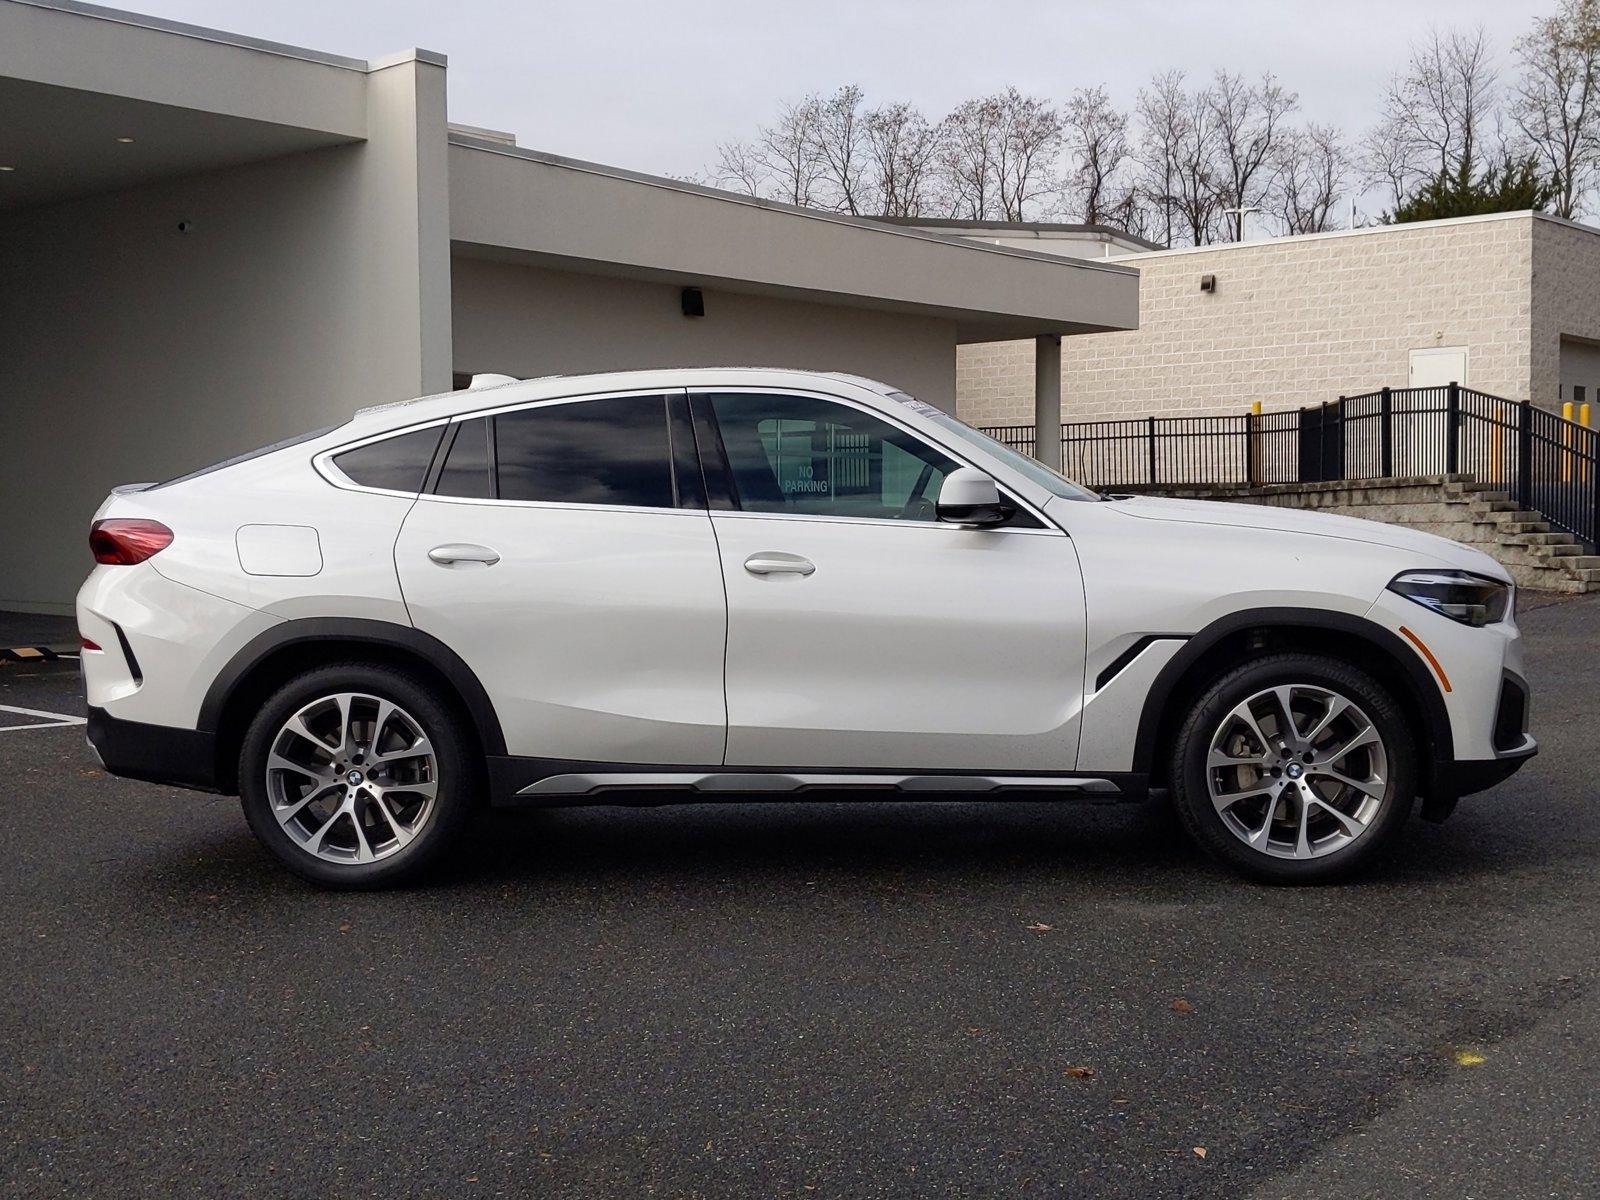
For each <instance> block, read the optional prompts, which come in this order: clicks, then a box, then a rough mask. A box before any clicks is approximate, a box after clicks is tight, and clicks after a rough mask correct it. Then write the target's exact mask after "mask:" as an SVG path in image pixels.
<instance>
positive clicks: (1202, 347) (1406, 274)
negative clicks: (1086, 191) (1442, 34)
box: [956, 213, 1600, 425]
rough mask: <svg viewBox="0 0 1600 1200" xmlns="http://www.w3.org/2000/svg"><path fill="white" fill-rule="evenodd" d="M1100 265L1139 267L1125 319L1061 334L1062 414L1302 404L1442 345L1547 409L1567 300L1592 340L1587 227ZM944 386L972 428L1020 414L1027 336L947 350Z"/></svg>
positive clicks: (1337, 238) (1475, 377)
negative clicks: (1131, 325)
mask: <svg viewBox="0 0 1600 1200" xmlns="http://www.w3.org/2000/svg"><path fill="white" fill-rule="evenodd" d="M1536 225H1537V226H1538V238H1537V239H1536V238H1535V226H1536ZM1536 240H1537V244H1538V247H1539V249H1538V255H1537V262H1536V258H1535V244H1536ZM1117 261H1119V262H1123V263H1126V264H1128V265H1130V266H1136V267H1138V268H1139V270H1140V276H1141V278H1140V308H1141V316H1140V319H1141V326H1140V328H1139V329H1137V330H1135V331H1132V332H1128V333H1106V334H1092V335H1087V336H1082V337H1069V338H1064V339H1063V340H1062V407H1063V416H1064V419H1066V420H1069V421H1075V420H1093V419H1099V418H1104V417H1121V416H1145V415H1150V414H1157V415H1183V414H1202V413H1224V412H1241V411H1244V410H1246V409H1248V408H1249V406H1250V402H1251V401H1252V400H1260V401H1261V402H1262V405H1263V407H1264V408H1266V409H1267V410H1268V411H1272V410H1275V409H1282V408H1290V407H1300V406H1303V405H1308V404H1318V403H1321V402H1323V401H1326V400H1332V399H1334V398H1336V397H1337V396H1338V395H1339V394H1340V393H1341V392H1357V391H1364V390H1367V389H1368V388H1375V387H1378V386H1381V385H1383V384H1389V385H1391V386H1396V387H1403V386H1405V385H1406V383H1407V380H1408V371H1409V352H1410V351H1411V350H1413V349H1422V348H1427V347H1437V346H1460V345H1464V346H1466V347H1467V348H1468V368H1467V372H1468V379H1467V380H1466V381H1465V382H1467V383H1469V384H1470V385H1471V386H1473V387H1476V388H1480V389H1482V390H1484V391H1488V392H1493V393H1495V394H1497V395H1501V396H1507V397H1509V398H1511V399H1517V400H1520V399H1524V398H1530V397H1531V398H1533V399H1535V400H1537V401H1539V402H1540V403H1547V404H1551V405H1554V404H1555V403H1556V385H1555V380H1556V378H1557V375H1558V373H1559V342H1560V332H1559V331H1560V330H1565V331H1566V332H1568V333H1571V332H1574V330H1573V329H1572V328H1570V326H1572V325H1573V322H1574V318H1573V316H1572V311H1573V310H1574V309H1575V308H1578V309H1584V308H1585V307H1586V309H1587V311H1588V313H1589V315H1590V317H1592V319H1593V320H1592V328H1591V326H1584V328H1588V329H1591V332H1590V333H1588V335H1587V336H1592V337H1594V338H1596V339H1597V340H1600V293H1597V289H1600V235H1597V234H1596V233H1594V232H1592V231H1588V230H1583V229H1579V228H1575V227H1572V226H1570V225H1566V224H1558V223H1555V222H1548V221H1544V220H1542V219H1541V220H1535V218H1533V217H1532V216H1531V215H1529V214H1526V213H1523V214H1510V215H1505V216H1496V217H1491V218H1473V219H1468V220H1462V221H1450V222H1429V223H1423V224H1416V225H1403V226H1385V227H1381V228H1376V229H1369V230H1356V231H1353V232H1341V233H1333V234H1319V235H1313V236H1308V237H1300V238H1292V239H1280V240H1277V241H1268V242H1252V243H1245V244H1242V245H1232V246H1213V247H1200V248H1196V249H1188V250H1170V251H1158V252H1154V253H1151V254H1140V255H1131V256H1128V257H1126V258H1122V259H1118V260H1117ZM1536 267H1537V271H1536ZM1205 274H1213V275H1215V276H1216V278H1217V290H1216V291H1215V292H1214V293H1211V294H1205V293H1202V292H1201V291H1200V277H1201V276H1202V275H1205ZM1535 280H1537V282H1538V287H1537V288H1535V287H1534V281H1535ZM1536 295H1537V296H1538V297H1539V308H1538V309H1537V310H1535V307H1534V303H1533V300H1534V296H1536ZM1536 330H1537V331H1538V333H1537V336H1538V340H1537V342H1536V341H1535V331H1536ZM1552 330H1556V331H1557V332H1551V331H1552ZM956 395H957V411H958V412H959V413H960V415H961V416H962V417H963V418H964V419H966V420H968V421H971V422H973V423H974V424H985V425H987V424H1009V423H1028V422H1031V421H1032V420H1033V345H1032V343H1031V342H996V343H984V344H977V345H967V346H963V347H961V348H960V350H959V352H958V355H957V370H956Z"/></svg>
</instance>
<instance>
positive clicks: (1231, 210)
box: [1222, 205, 1261, 242]
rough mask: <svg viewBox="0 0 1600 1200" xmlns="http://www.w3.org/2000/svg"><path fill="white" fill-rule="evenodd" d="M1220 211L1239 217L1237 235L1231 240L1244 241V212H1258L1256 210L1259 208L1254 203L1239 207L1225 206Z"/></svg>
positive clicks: (1258, 210)
mask: <svg viewBox="0 0 1600 1200" xmlns="http://www.w3.org/2000/svg"><path fill="white" fill-rule="evenodd" d="M1222 211H1223V212H1224V213H1226V214H1228V215H1229V216H1237V217H1238V218H1239V236H1238V237H1236V238H1234V239H1233V240H1234V241H1236V242H1242V241H1244V218H1245V214H1246V213H1258V212H1260V211H1261V209H1260V208H1258V207H1256V206H1255V205H1250V206H1248V207H1240V208H1225V209H1223V210H1222Z"/></svg>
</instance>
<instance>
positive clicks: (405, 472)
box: [333, 426, 444, 492]
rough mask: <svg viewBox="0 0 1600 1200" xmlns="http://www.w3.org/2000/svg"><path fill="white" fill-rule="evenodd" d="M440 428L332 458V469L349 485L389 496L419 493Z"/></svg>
mask: <svg viewBox="0 0 1600 1200" xmlns="http://www.w3.org/2000/svg"><path fill="white" fill-rule="evenodd" d="M443 432H444V427H443V426H437V427H435V428H432V429H415V430H412V431H411V432H410V433H402V434H398V435H397V436H395V437H392V438H384V439H383V441H381V442H370V443H368V444H367V445H365V446H357V447H356V448H355V449H354V450H346V451H345V452H344V453H343V454H335V455H334V456H333V465H334V466H336V467H338V468H339V470H340V472H341V473H342V474H343V475H344V476H345V478H347V479H349V480H350V482H351V483H357V484H360V485H361V486H362V487H369V488H382V489H383V490H384V491H389V492H420V491H421V490H422V484H423V480H424V479H425V478H426V477H427V474H428V465H429V464H430V463H432V462H433V452H434V450H435V449H437V448H438V445H439V437H440V435H441V434H442V433H443Z"/></svg>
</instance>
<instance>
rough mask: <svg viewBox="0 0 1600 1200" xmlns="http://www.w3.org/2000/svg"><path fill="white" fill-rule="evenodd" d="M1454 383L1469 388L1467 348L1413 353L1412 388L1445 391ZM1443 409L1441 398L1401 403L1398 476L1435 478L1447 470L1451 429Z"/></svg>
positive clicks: (1397, 424)
mask: <svg viewBox="0 0 1600 1200" xmlns="http://www.w3.org/2000/svg"><path fill="white" fill-rule="evenodd" d="M1450 383H1459V384H1460V385H1461V386H1462V387H1465V386H1466V385H1467V348H1466V347H1465V346H1429V347H1427V348H1426V349H1421V350H1413V351H1412V352H1411V375H1410V378H1409V379H1408V380H1407V386H1408V387H1413V388H1442V387H1444V386H1445V385H1446V384H1450ZM1443 409H1444V400H1443V399H1442V397H1441V396H1438V395H1431V396H1430V395H1424V396H1411V397H1408V398H1407V399H1405V400H1403V401H1397V403H1396V405H1395V418H1394V471H1395V474H1396V475H1431V474H1436V473H1438V472H1440V471H1443V470H1444V466H1445V457H1444V455H1445V451H1444V446H1445V438H1446V436H1447V425H1446V420H1445V414H1444V411H1443ZM1413 410H1421V411H1413Z"/></svg>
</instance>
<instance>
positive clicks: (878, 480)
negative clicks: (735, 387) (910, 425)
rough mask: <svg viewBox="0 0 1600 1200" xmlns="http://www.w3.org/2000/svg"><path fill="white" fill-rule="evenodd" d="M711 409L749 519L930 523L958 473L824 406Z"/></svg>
mask: <svg viewBox="0 0 1600 1200" xmlns="http://www.w3.org/2000/svg"><path fill="white" fill-rule="evenodd" d="M711 406H712V411H713V412H714V413H715V414H716V419H717V428H718V429H719V430H720V431H721V434H722V444H723V446H724V447H725V448H726V450H727V455H728V467H729V470H730V471H731V473H732V475H733V484H734V490H735V491H736V492H737V497H736V498H737V501H738V505H739V507H740V508H742V509H744V510H745V511H746V512H787V513H805V514H815V515H821V516H843V517H873V518H878V519H889V520H905V521H935V520H938V514H937V513H936V512H935V504H936V502H937V500H938V497H939V485H940V484H941V483H943V482H944V477H945V476H946V475H948V474H949V473H950V472H951V471H953V470H955V469H956V467H957V466H959V465H960V464H958V463H957V462H955V461H954V460H953V459H951V458H950V457H949V456H948V455H946V454H944V453H943V452H942V451H940V450H936V449H935V448H934V447H932V446H929V445H927V444H926V443H925V442H923V441H921V440H920V439H918V438H916V437H914V436H913V435H911V434H909V433H907V432H905V431H904V430H902V429H900V428H898V427H896V426H894V425H891V424H889V423H888V422H887V421H884V420H880V419H879V418H878V417H875V416H872V415H871V414H869V413H865V412H862V411H861V410H860V409H856V408H851V407H849V406H848V405H845V404H836V403H834V402H832V401H829V400H821V399H817V398H815V397H811V396H777V395H760V394H754V393H752V394H734V393H717V394H714V395H713V396H712V397H711Z"/></svg>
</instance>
